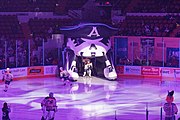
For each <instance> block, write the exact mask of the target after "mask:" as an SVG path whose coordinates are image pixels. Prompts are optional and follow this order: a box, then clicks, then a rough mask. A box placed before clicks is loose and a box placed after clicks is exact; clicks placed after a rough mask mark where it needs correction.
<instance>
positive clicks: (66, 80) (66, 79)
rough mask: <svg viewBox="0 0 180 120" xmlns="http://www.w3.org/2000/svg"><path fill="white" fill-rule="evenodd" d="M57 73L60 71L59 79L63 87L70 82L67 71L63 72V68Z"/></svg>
mask: <svg viewBox="0 0 180 120" xmlns="http://www.w3.org/2000/svg"><path fill="white" fill-rule="evenodd" d="M59 71H60V78H61V79H62V81H63V82H64V84H63V85H66V84H67V83H69V82H70V80H69V73H68V71H66V70H64V69H63V67H60V68H59ZM71 85H72V84H71Z"/></svg>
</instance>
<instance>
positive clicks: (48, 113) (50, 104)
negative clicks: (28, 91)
mask: <svg viewBox="0 0 180 120" xmlns="http://www.w3.org/2000/svg"><path fill="white" fill-rule="evenodd" d="M41 107H42V111H43V116H42V118H41V120H54V117H55V113H56V112H57V105H56V99H55V97H54V96H53V93H52V92H50V93H49V96H48V97H45V98H44V100H43V101H42V102H41Z"/></svg>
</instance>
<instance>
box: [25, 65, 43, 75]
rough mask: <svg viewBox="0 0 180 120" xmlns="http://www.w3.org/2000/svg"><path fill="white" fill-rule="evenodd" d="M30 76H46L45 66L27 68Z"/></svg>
mask: <svg viewBox="0 0 180 120" xmlns="http://www.w3.org/2000/svg"><path fill="white" fill-rule="evenodd" d="M27 75H28V76H42V75H44V66H34V67H28V68H27Z"/></svg>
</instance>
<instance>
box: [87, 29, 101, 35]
mask: <svg viewBox="0 0 180 120" xmlns="http://www.w3.org/2000/svg"><path fill="white" fill-rule="evenodd" d="M92 35H95V36H97V37H99V36H100V35H99V33H98V31H97V28H96V27H93V29H92V30H91V32H90V33H89V35H87V36H88V37H91V36H92Z"/></svg>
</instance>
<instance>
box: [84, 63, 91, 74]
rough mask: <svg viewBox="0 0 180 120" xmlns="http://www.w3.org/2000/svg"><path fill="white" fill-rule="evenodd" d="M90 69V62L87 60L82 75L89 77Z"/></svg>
mask: <svg viewBox="0 0 180 120" xmlns="http://www.w3.org/2000/svg"><path fill="white" fill-rule="evenodd" d="M91 70H92V63H91V62H90V61H89V60H88V61H87V63H85V65H84V74H83V76H86V75H88V76H89V77H91V72H92V71H91Z"/></svg>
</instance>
